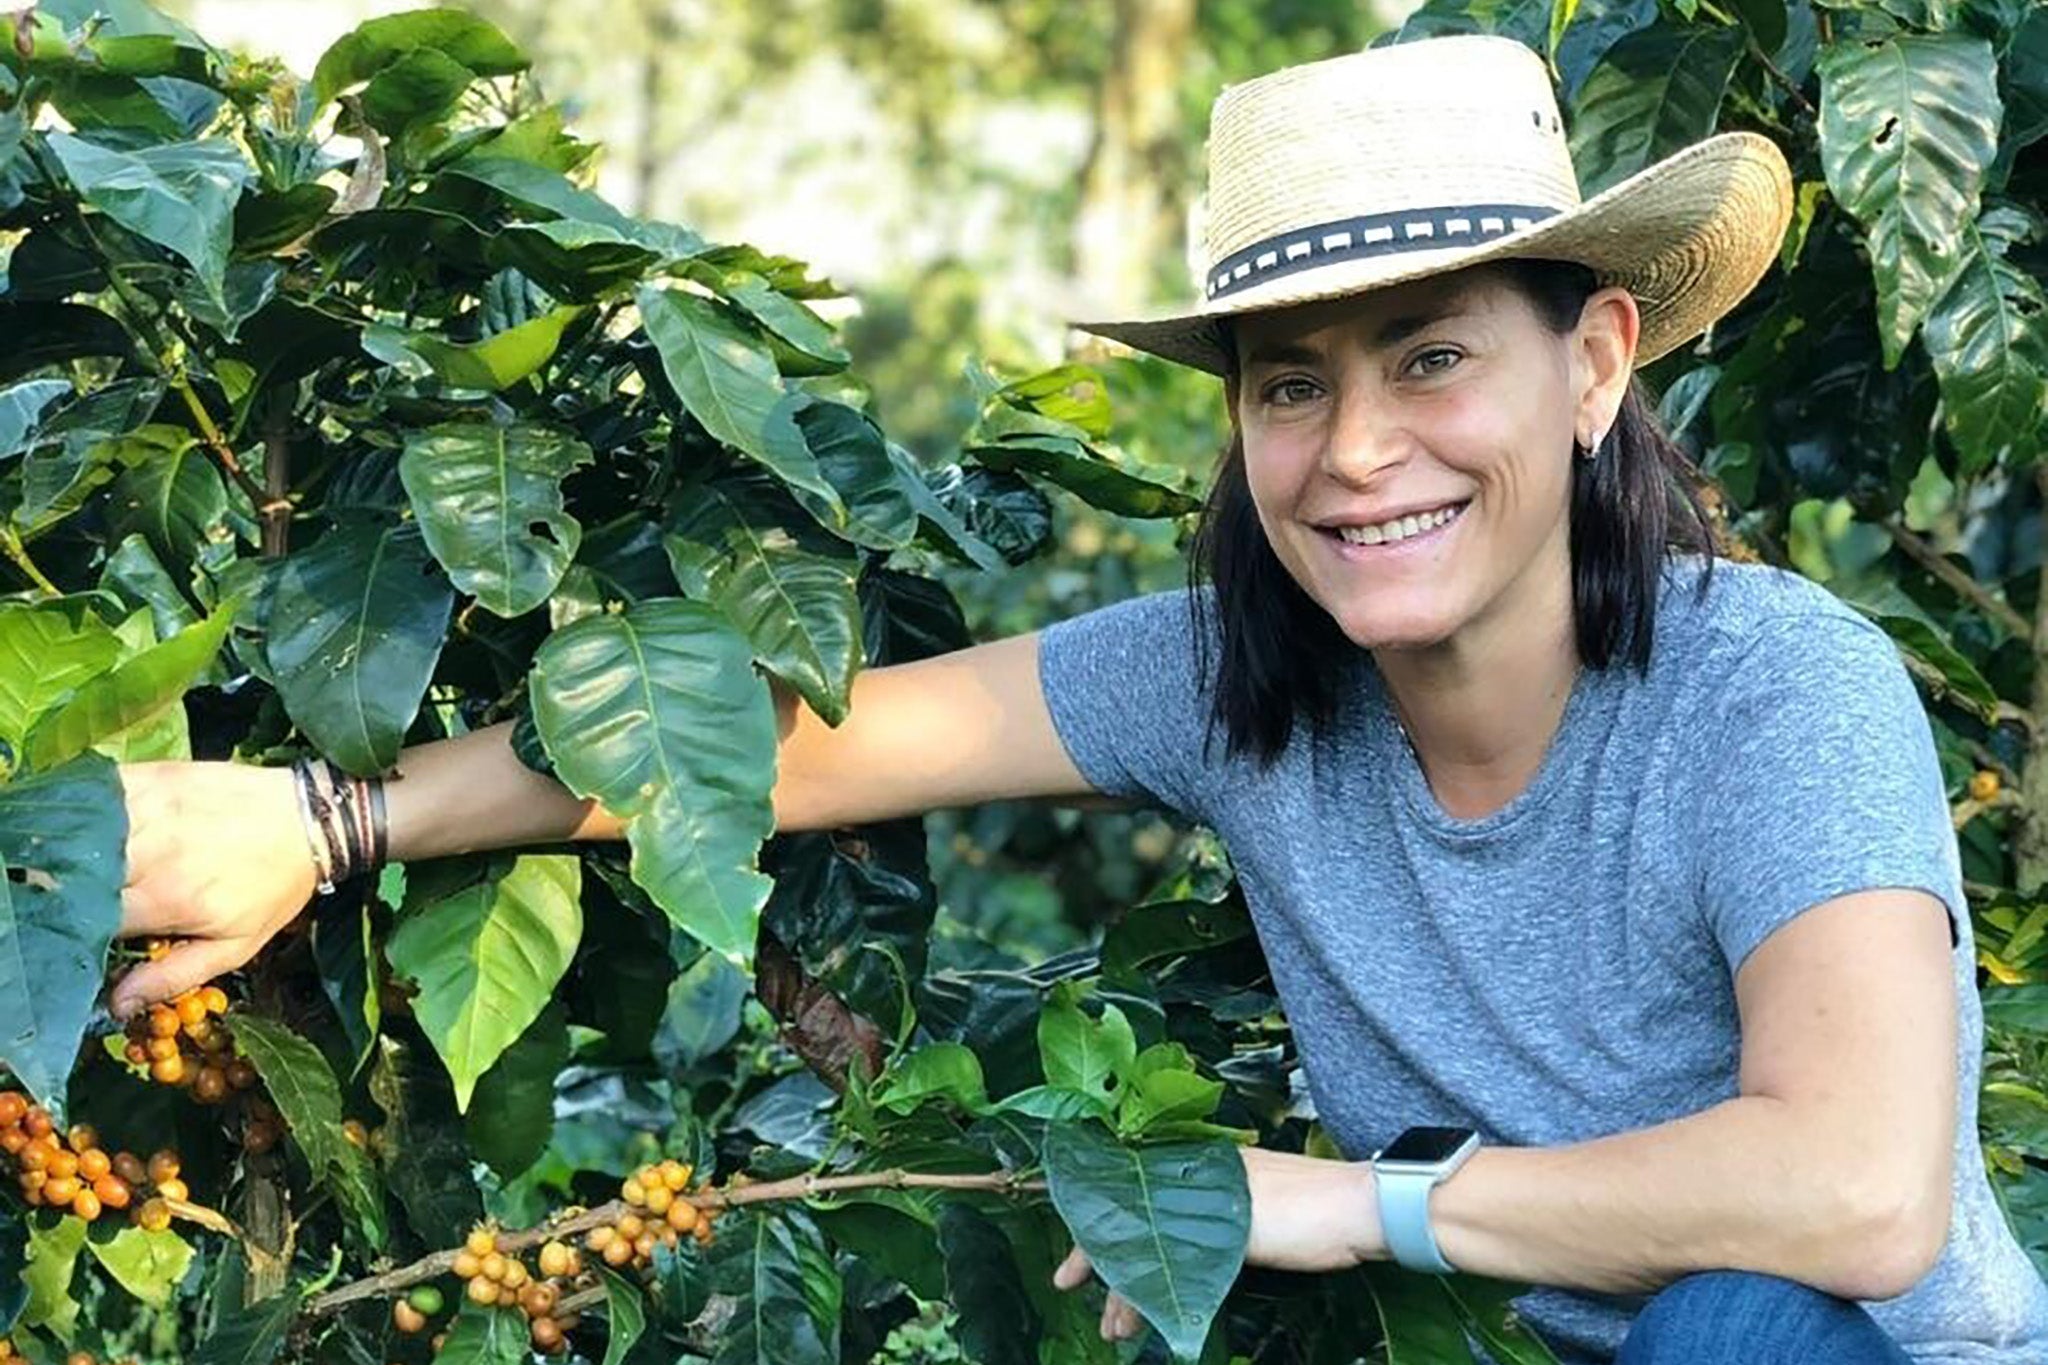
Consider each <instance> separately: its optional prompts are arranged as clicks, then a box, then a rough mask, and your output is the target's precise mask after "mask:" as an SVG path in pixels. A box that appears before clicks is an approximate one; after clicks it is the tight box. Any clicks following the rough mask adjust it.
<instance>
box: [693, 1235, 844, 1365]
mask: <svg viewBox="0 0 2048 1365" xmlns="http://www.w3.org/2000/svg"><path fill="white" fill-rule="evenodd" d="M716 1245H717V1247H718V1250H717V1251H716V1252H715V1253H714V1255H716V1256H717V1258H718V1259H717V1262H716V1267H715V1269H716V1272H717V1274H718V1275H719V1287H720V1288H722V1289H724V1290H726V1292H728V1293H736V1294H738V1295H740V1296H741V1302H740V1305H739V1309H738V1311H737V1312H736V1313H735V1314H734V1316H733V1319H732V1323H731V1325H730V1326H729V1328H728V1329H727V1331H726V1334H725V1336H724V1338H723V1339H721V1340H720V1341H719V1343H718V1352H717V1354H716V1355H714V1356H713V1357H712V1365H838V1362H839V1312H840V1299H841V1293H842V1290H841V1285H840V1282H839V1271H838V1268H837V1267H835V1266H834V1265H833V1263H832V1250H831V1248H830V1247H828V1246H827V1245H826V1243H825V1239H824V1237H823V1236H822V1235H821V1234H820V1233H819V1231H818V1226H817V1224H816V1223H815V1222H813V1221H812V1220H811V1218H810V1217H809V1216H808V1215H806V1214H804V1213H803V1212H801V1211H799V1210H795V1209H786V1210H780V1211H777V1212H774V1213H756V1214H753V1215H752V1216H751V1217H750V1219H749V1220H748V1221H747V1222H746V1223H743V1224H741V1225H740V1226H739V1227H728V1228H725V1229H723V1230H722V1235H721V1236H720V1238H719V1240H718V1243H717V1244H716Z"/></svg>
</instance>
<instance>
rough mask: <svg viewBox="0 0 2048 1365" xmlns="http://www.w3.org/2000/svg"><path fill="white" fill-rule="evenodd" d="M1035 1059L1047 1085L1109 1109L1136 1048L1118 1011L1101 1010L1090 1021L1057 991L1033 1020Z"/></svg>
mask: <svg viewBox="0 0 2048 1365" xmlns="http://www.w3.org/2000/svg"><path fill="white" fill-rule="evenodd" d="M1038 1054H1039V1064H1040V1066H1042V1067H1043V1068H1044V1070H1045V1082H1046V1084H1047V1085H1049V1086H1052V1087H1054V1088H1055V1089H1059V1090H1073V1091H1077V1092H1079V1093H1081V1094H1083V1095H1086V1096H1088V1097H1089V1098H1090V1099H1091V1100H1094V1101H1096V1102H1098V1103H1101V1102H1109V1103H1114V1102H1115V1101H1116V1100H1117V1099H1119V1098H1121V1097H1122V1095H1123V1087H1124V1081H1125V1078H1126V1077H1127V1076H1128V1075H1129V1074H1130V1070H1131V1067H1132V1065H1133V1063H1135V1062H1136V1061H1137V1057H1138V1043H1137V1039H1136V1037H1135V1036H1134V1035H1133V1034H1132V1032H1131V1024H1130V1020H1128V1019H1126V1018H1125V1017H1124V1012H1123V1011H1122V1010H1120V1009H1118V1008H1117V1007H1116V1006H1115V1005H1104V1006H1103V1007H1102V1018H1101V1019H1100V1020H1096V1019H1091V1018H1089V1016H1088V1013H1087V1011H1085V1010H1083V1009H1082V1008H1081V1004H1080V1000H1079V997H1078V996H1077V995H1076V994H1075V992H1074V991H1073V990H1072V989H1070V988H1069V987H1065V986H1062V987H1060V988H1059V989H1058V990H1056V991H1054V992H1053V995H1052V998H1051V999H1049V1000H1048V1001H1046V1004H1045V1009H1044V1010H1043V1012H1041V1013H1040V1014H1039V1016H1038Z"/></svg>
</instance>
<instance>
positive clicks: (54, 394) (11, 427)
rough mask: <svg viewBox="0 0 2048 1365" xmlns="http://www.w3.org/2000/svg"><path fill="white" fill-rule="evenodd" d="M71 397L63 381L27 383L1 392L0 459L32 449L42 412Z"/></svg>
mask: <svg viewBox="0 0 2048 1365" xmlns="http://www.w3.org/2000/svg"><path fill="white" fill-rule="evenodd" d="M70 393H71V383H70V381H69V380H65V379H30V380H27V381H25V382H23V383H20V384H15V385H13V386H11V387H9V388H6V389H0V458H4V457H6V456H9V455H19V454H20V453H21V452H22V451H24V450H27V449H28V448H29V447H30V446H32V445H34V444H35V435H36V424H37V423H38V422H40V421H41V420H42V416H43V410H44V409H45V408H48V407H49V406H50V405H51V404H53V403H55V402H56V401H57V400H58V399H60V398H65V397H68V396H70Z"/></svg>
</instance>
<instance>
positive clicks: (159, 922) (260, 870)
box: [111, 763, 314, 1019]
mask: <svg viewBox="0 0 2048 1365" xmlns="http://www.w3.org/2000/svg"><path fill="white" fill-rule="evenodd" d="M121 786H122V788H123V790H124V791H125V792H126V793H127V805H128V882H127V885H126V886H124V887H123V888H122V891H121V929H120V933H121V935H122V936H123V937H124V938H144V937H167V938H181V939H184V940H185V941H184V942H182V943H179V944H177V945H176V946H175V947H173V948H172V949H171V951H170V953H169V955H167V956H165V957H163V958H161V959H159V960H158V961H155V962H148V963H144V964H142V965H141V966H138V967H137V968H135V970H134V971H132V972H130V973H129V974H128V975H127V976H126V977H124V978H122V980H121V983H120V984H119V985H118V986H116V987H115V989H114V998H113V1001H112V1004H111V1008H112V1010H113V1012H114V1015H115V1017H116V1018H121V1019H126V1018H128V1017H129V1016H131V1015H133V1014H134V1013H135V1012H136V1011H137V1010H140V1009H141V1008H142V1007H143V1006H145V1005H147V1004H149V1003H151V1002H152V1001H156V1000H167V999H169V998H170V997H172V996H174V995H177V994H179V993H180V992H182V991H186V990H189V989H191V988H192V987H194V986H198V985H201V984H203V983H205V982H207V981H210V980H212V979H213V978H214V977H217V976H220V975H221V974H223V973H225V972H231V971H233V970H234V969H235V968H237V967H239V966H241V965H242V964H243V963H244V962H247V961H248V960H249V959H250V958H252V957H254V956H255V955H256V952H257V950H258V949H260V948H262V947H263V945H264V944H265V943H268V942H269V941H270V939H271V937H272V936H273V935H275V934H276V933H277V931H278V930H280V929H282V928H284V927H285V925H287V924H289V923H291V922H292V920H294V919H295V918H297V917H298V914H299V912H300V911H301V910H303V909H304V908H305V905H306V902H307V901H308V900H310V899H311V898H312V895H313V887H314V871H313V851H312V848H311V846H310V845H309V844H308V843H307V842H306V829H305V826H304V824H303V823H301V821H300V818H299V808H298V799H297V797H296V795H295V794H294V791H293V788H292V774H291V770H290V769H288V768H259V767H256V766H254V765H251V764H247V763H129V764H123V765H122V767H121Z"/></svg>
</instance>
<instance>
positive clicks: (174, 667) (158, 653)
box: [24, 603, 235, 772]
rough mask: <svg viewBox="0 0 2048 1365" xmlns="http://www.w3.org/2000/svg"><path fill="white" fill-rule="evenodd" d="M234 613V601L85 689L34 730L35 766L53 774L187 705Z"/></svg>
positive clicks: (30, 756) (30, 746) (29, 752)
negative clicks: (189, 692)
mask: <svg viewBox="0 0 2048 1365" xmlns="http://www.w3.org/2000/svg"><path fill="white" fill-rule="evenodd" d="M234 614H235V604H233V603H230V604H229V605H227V606H226V607H224V608H222V609H221V610H219V611H216V612H214V613H213V615H211V616H209V617H207V618H206V620H204V621H202V622H201V623H199V624H198V625H195V626H192V627H190V628H189V629H187V630H182V631H180V632H178V634H176V635H174V636H172V637H171V638H170V639H168V640H165V641H164V642H163V643H162V644H159V645H152V646H151V647H150V648H148V649H145V650H144V651H142V652H141V653H140V654H137V655H136V656H135V657H134V658H132V659H129V660H127V661H126V662H124V663H122V664H121V665H120V666H118V667H117V668H115V669H114V670H113V672H111V673H103V674H101V675H100V676H99V677H97V678H94V679H92V680H91V681H90V682H88V683H86V684H85V685H84V686H82V687H80V688H79V689H78V691H77V692H76V693H75V694H74V695H73V696H72V698H71V700H69V701H67V702H65V703H64V705H62V706H61V707H59V708H57V709H56V710H54V711H51V712H49V713H47V714H46V715H44V717H43V718H42V720H40V721H39V722H37V724H36V726H35V728H34V729H32V730H30V731H29V735H28V741H27V744H26V746H25V748H24V756H25V757H26V759H27V761H28V764H29V766H30V767H32V768H34V769H36V770H37V771H39V772H47V771H48V770H49V769H51V768H54V767H56V766H57V765H58V764H60V763H64V762H67V761H69V760H70V759H72V758H75V757H77V756H78V755H79V754H82V753H84V752H85V751H86V750H87V749H91V748H96V747H100V746H104V745H112V744H115V743H117V742H118V740H119V739H120V737H121V736H122V735H123V734H125V733H129V732H132V731H134V730H136V729H137V728H139V727H142V726H145V725H147V724H148V723H149V722H150V721H151V720H152V719H153V718H155V717H156V716H158V715H160V714H162V713H163V712H165V711H166V710H168V709H169V708H171V707H182V704H183V699H184V695H185V691H186V689H187V688H189V687H191V686H192V684H193V682H194V681H195V680H196V679H197V678H199V676H200V675H201V674H203V673H205V672H206V670H207V668H208V667H209V666H210V665H211V664H212V663H213V660H214V656H215V655H217V654H219V653H220V647H221V643H222V641H224V640H225V639H226V638H227V633H228V626H229V624H230V623H231V622H232V621H233V620H234Z"/></svg>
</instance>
